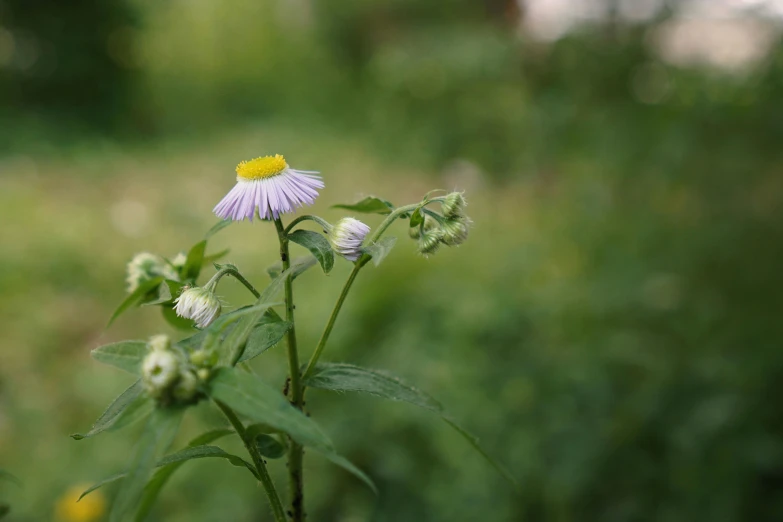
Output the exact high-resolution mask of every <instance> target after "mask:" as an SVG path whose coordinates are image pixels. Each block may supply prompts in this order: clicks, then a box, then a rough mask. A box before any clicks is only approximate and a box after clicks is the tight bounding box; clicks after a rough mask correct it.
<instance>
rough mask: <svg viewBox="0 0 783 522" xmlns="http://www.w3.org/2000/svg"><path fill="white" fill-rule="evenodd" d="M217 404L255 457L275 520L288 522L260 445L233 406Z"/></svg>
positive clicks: (253, 457) (251, 455) (252, 456)
mask: <svg viewBox="0 0 783 522" xmlns="http://www.w3.org/2000/svg"><path fill="white" fill-rule="evenodd" d="M215 404H217V407H218V408H220V411H222V412H223V415H225V416H226V418H227V419H228V422H230V423H231V425H232V426H233V427H234V430H236V432H237V435H239V437H240V438H241V439H242V442H243V443H244V444H245V448H246V449H247V452H248V453H249V454H250V458H252V459H253V464H254V465H255V467H256V471H257V472H258V478H259V479H260V480H261V485H262V486H263V487H264V491H266V496H267V497H268V498H269V505H270V506H271V507H272V513H273V514H274V516H275V522H286V519H285V511H284V510H283V503H282V502H281V501H280V496H279V495H278V494H277V490H276V489H275V484H274V482H272V477H270V476H269V470H267V468H266V463H265V462H264V457H263V455H261V452H259V451H258V446H256V444H255V441H253V440H249V438H248V437H247V433H246V431H245V426H244V425H243V424H242V421H240V420H239V418H238V417H237V415H236V413H234V411H233V410H232V409H231V408H229V407H228V406H226V405H225V404H223V403H222V402H220V401H215Z"/></svg>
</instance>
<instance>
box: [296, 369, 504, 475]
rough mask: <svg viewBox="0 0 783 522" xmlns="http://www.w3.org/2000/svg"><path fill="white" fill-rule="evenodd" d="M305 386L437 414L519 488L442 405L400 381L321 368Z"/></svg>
mask: <svg viewBox="0 0 783 522" xmlns="http://www.w3.org/2000/svg"><path fill="white" fill-rule="evenodd" d="M304 384H305V385H306V386H309V387H311V388H319V389H322V390H331V391H338V392H359V393H368V394H370V395H375V396H376V397H382V398H384V399H391V400H394V401H402V402H408V403H410V404H413V405H416V406H419V407H420V408H424V409H426V410H429V411H432V412H435V413H437V414H439V415H440V416H441V418H442V419H443V420H444V421H445V422H446V423H447V424H448V425H449V426H451V427H452V428H454V429H455V430H456V431H457V433H459V434H460V435H461V436H462V437H463V438H464V439H465V440H466V441H468V443H469V444H470V445H471V446H472V447H473V448H474V449H475V450H476V451H478V452H479V453H480V454H481V456H482V457H484V459H485V460H486V461H487V462H489V463H490V464H491V465H492V466H493V467H494V468H495V469H497V470H498V471H499V472H500V474H501V475H503V476H504V477H505V478H506V479H507V480H508V481H509V482H511V483H512V484H514V485H516V484H517V481H516V480H515V479H514V477H513V476H512V475H511V474H510V473H509V472H508V470H506V469H505V468H504V467H503V466H502V465H501V464H500V463H498V462H497V461H495V459H493V458H492V457H490V456H489V455H488V454H487V453H486V452H485V451H484V450H483V449H482V448H481V446H480V445H479V443H478V439H477V438H476V437H474V436H473V435H471V434H470V433H469V432H468V431H467V430H465V428H463V427H462V426H460V425H459V424H457V423H456V422H455V421H454V420H453V419H452V418H450V417H449V416H447V415H446V414H445V413H444V411H443V407H442V406H441V405H440V403H438V401H436V400H435V399H433V398H432V397H430V396H429V395H427V394H426V393H424V392H422V391H419V390H417V389H416V388H414V387H413V386H410V385H408V384H406V383H405V382H403V381H402V380H400V379H397V378H395V377H391V376H388V375H385V374H383V373H381V372H378V371H375V370H368V369H366V368H361V367H359V366H354V365H352V364H319V365H318V366H317V367H316V369H315V371H314V372H313V374H312V375H311V376H310V377H309V378H308V379H307V380H306V381H305V383H304Z"/></svg>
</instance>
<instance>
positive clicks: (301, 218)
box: [285, 214, 332, 235]
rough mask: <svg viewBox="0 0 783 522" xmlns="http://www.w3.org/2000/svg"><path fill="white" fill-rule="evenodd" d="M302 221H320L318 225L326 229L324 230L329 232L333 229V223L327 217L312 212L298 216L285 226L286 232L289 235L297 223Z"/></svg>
mask: <svg viewBox="0 0 783 522" xmlns="http://www.w3.org/2000/svg"><path fill="white" fill-rule="evenodd" d="M302 221H314V222H315V223H318V225H319V226H320V227H321V228H323V229H324V232H329V231H330V230H331V229H332V225H331V224H329V222H328V221H326V220H325V219H321V218H319V217H318V216H311V215H310V214H306V215H304V216H299V217H298V218H296V219H294V220H293V221H291V222H290V223H289V224H288V226H287V227H285V233H286V235H288V234H289V233H290V232H291V231H292V230H293V229H294V227H295V226H296V225H298V224H299V223H301V222H302Z"/></svg>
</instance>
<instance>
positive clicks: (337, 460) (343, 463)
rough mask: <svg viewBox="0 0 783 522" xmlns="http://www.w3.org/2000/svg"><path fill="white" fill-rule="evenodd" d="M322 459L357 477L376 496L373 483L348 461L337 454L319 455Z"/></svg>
mask: <svg viewBox="0 0 783 522" xmlns="http://www.w3.org/2000/svg"><path fill="white" fill-rule="evenodd" d="M321 455H323V456H324V457H326V458H327V459H328V460H329V461H330V462H332V463H333V464H337V465H338V466H340V467H341V468H343V469H344V470H346V471H348V472H349V473H351V474H352V475H353V476H355V477H357V478H358V479H359V480H361V481H362V482H364V484H365V485H366V486H367V487H368V488H370V490H372V492H373V493H375V495H376V496H377V495H378V488H377V487H376V486H375V483H374V482H373V481H372V479H371V478H370V477H368V476H367V474H366V473H365V472H364V471H362V470H360V469H359V468H357V467H356V466H355V465H354V464H353V463H352V462H351V461H350V460H348V459H346V458H345V457H343V456H341V455H338V454H337V453H334V452H332V453H323V452H322V453H321Z"/></svg>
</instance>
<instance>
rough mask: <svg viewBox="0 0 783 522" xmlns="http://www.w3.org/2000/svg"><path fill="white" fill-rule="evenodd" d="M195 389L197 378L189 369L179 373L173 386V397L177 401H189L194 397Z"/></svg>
mask: <svg viewBox="0 0 783 522" xmlns="http://www.w3.org/2000/svg"><path fill="white" fill-rule="evenodd" d="M197 391H198V379H197V378H196V375H195V374H194V373H193V372H192V371H190V370H185V371H183V372H182V373H180V375H179V381H177V385H176V386H175V387H174V398H175V399H177V400H179V401H189V400H191V399H193V397H195V395H196V392H197Z"/></svg>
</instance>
